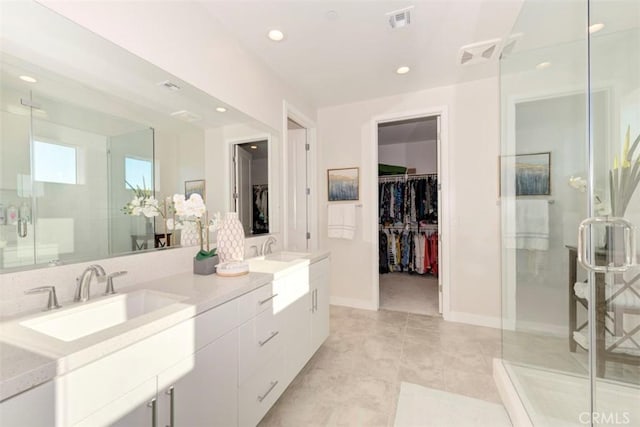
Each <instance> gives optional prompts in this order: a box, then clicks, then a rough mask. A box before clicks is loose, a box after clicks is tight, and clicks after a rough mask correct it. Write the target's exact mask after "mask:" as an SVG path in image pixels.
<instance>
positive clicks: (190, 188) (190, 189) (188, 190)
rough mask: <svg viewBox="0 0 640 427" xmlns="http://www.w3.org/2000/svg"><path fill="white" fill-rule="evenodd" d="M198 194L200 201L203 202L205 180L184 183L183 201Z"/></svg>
mask: <svg viewBox="0 0 640 427" xmlns="http://www.w3.org/2000/svg"><path fill="white" fill-rule="evenodd" d="M194 193H196V194H199V195H200V197H202V200H203V201H205V202H206V200H205V193H206V192H205V180H204V179H198V180H195V181H185V182H184V197H185V199H187V200H188V199H189V197H190V196H191V195H192V194H194Z"/></svg>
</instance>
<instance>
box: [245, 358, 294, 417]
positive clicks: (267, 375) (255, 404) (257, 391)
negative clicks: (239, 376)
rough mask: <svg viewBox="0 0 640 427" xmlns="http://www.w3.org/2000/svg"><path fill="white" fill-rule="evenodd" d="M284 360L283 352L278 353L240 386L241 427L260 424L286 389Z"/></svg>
mask: <svg viewBox="0 0 640 427" xmlns="http://www.w3.org/2000/svg"><path fill="white" fill-rule="evenodd" d="M283 360H284V359H283V357H282V352H279V353H276V354H275V355H274V356H273V357H271V358H270V359H269V360H268V361H267V363H266V364H265V365H263V366H262V367H261V368H260V369H259V370H258V371H257V372H255V373H254V374H253V375H252V376H251V377H249V378H247V379H246V380H245V381H244V383H242V384H241V385H240V390H239V399H238V409H239V411H238V412H239V423H240V426H241V427H249V426H251V427H253V426H255V425H256V424H258V422H259V421H260V420H261V419H262V417H264V415H265V414H266V413H267V411H268V410H269V409H270V408H271V406H273V404H274V403H275V401H276V400H278V397H280V395H281V394H282V392H283V391H284V389H285V388H286V386H287V384H285V381H284V378H283V371H284V366H283Z"/></svg>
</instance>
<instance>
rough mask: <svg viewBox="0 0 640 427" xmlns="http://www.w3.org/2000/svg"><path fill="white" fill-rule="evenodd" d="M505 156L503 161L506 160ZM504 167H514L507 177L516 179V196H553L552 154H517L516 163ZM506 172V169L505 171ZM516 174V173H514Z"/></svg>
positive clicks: (509, 163)
mask: <svg viewBox="0 0 640 427" xmlns="http://www.w3.org/2000/svg"><path fill="white" fill-rule="evenodd" d="M505 157H507V156H504V157H503V160H504V159H505ZM507 164H508V166H507V165H504V167H514V168H515V171H513V172H511V173H509V172H510V171H506V173H507V174H506V176H507V177H511V176H512V177H514V179H515V189H516V196H548V195H550V194H551V153H550V152H546V153H533V154H516V156H515V162H507ZM503 170H504V169H503ZM514 172H515V173H514Z"/></svg>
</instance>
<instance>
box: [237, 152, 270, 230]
mask: <svg viewBox="0 0 640 427" xmlns="http://www.w3.org/2000/svg"><path fill="white" fill-rule="evenodd" d="M233 170H234V171H235V174H234V191H233V198H234V202H235V210H236V212H238V218H239V219H240V222H242V225H243V227H244V233H245V235H246V236H249V235H255V234H265V233H268V232H269V144H268V141H267V140H257V141H251V142H245V143H242V144H235V145H234V156H233Z"/></svg>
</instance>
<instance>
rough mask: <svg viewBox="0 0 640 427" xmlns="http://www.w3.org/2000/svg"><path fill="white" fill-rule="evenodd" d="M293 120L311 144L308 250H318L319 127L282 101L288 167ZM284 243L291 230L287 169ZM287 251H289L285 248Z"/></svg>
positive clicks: (283, 229)
mask: <svg viewBox="0 0 640 427" xmlns="http://www.w3.org/2000/svg"><path fill="white" fill-rule="evenodd" d="M289 119H291V120H293V121H295V122H296V123H298V124H299V125H300V126H302V127H304V128H305V129H306V130H307V144H309V152H308V154H307V160H308V161H307V165H308V169H307V180H308V182H307V186H308V188H309V189H310V195H309V205H308V212H307V215H308V223H307V228H308V231H309V233H311V238H310V239H308V250H313V249H317V248H318V190H317V186H316V183H317V169H318V166H317V163H318V154H317V153H318V147H317V125H316V122H315V121H314V120H312V119H311V118H309V117H307V116H306V115H305V114H304V113H302V112H301V111H300V110H299V109H298V108H296V107H295V106H294V105H293V104H291V103H290V102H288V101H287V100H283V101H282V140H283V144H282V156H281V159H282V162H283V163H282V164H283V165H286V164H287V161H288V160H289V159H288V152H289V129H288V120H289ZM282 171H283V173H282V175H283V177H282V184H281V185H282V191H281V194H282V206H283V212H282V218H283V226H282V241H283V245H286V244H287V242H288V239H289V229H288V228H287V224H288V223H289V215H288V212H287V206H288V203H289V195H288V194H287V191H286V183H287V182H288V181H289V170H288V169H287V168H286V167H283V168H282ZM285 249H288V248H286V247H285Z"/></svg>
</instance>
